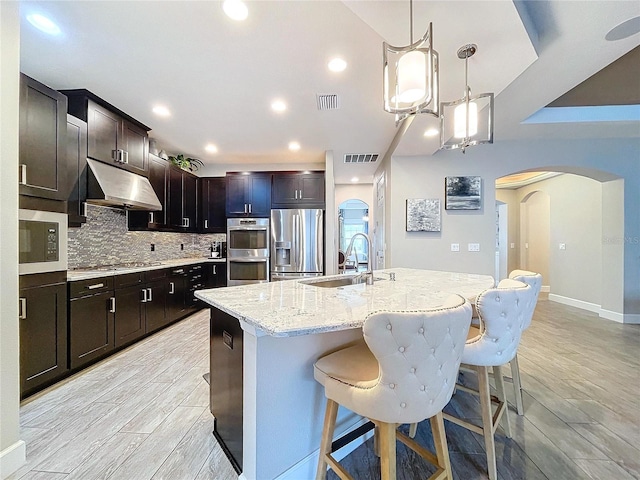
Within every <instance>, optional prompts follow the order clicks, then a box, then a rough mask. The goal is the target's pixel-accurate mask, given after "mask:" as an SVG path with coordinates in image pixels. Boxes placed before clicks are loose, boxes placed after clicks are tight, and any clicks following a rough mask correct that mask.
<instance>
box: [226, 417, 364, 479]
mask: <svg viewBox="0 0 640 480" xmlns="http://www.w3.org/2000/svg"><path fill="white" fill-rule="evenodd" d="M367 421H368V420H367V419H366V418H363V419H361V420H360V421H358V422H357V423H355V424H354V425H353V426H352V427H350V428H349V431H351V430H354V429H356V428H358V427H359V426H361V425H364V424H365V423H367ZM371 437H373V430H371V431H370V432H367V433H366V434H365V435H362V436H361V437H359V438H357V439H355V440H354V441H352V442H350V443H348V444H347V445H345V446H344V447H342V448H341V449H340V450H338V451H336V452H335V453H334V454H333V458H335V459H336V460H338V461H340V460H342V459H343V458H344V457H346V456H347V455H349V454H350V453H351V452H353V451H354V450H355V449H356V448H358V447H359V446H360V445H362V444H363V443H364V442H366V441H367V440H369V439H370V438H371ZM319 454H320V449H319V448H318V449H317V450H315V451H314V452H312V453H310V454H309V455H307V456H306V457H305V458H303V459H302V460H300V461H299V462H298V463H296V464H295V465H293V466H292V467H291V468H289V469H288V470H287V471H285V472H283V473H282V474H280V475H278V476H277V477H276V480H300V479H301V478H315V476H316V469H317V468H318V455H319ZM238 480H246V479H245V478H244V477H243V476H242V475H240V477H238Z"/></svg>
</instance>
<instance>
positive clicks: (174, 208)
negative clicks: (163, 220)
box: [167, 167, 184, 228]
mask: <svg viewBox="0 0 640 480" xmlns="http://www.w3.org/2000/svg"><path fill="white" fill-rule="evenodd" d="M167 193H168V194H169V195H168V200H167V203H168V208H167V213H168V217H169V218H168V223H169V226H170V227H180V228H182V227H183V226H184V218H183V216H182V172H181V171H180V169H178V168H174V167H170V168H169V189H168V191H167Z"/></svg>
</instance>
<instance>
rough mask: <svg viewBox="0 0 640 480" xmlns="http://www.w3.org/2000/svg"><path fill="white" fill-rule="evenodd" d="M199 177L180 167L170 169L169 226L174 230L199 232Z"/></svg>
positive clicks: (168, 195)
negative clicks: (197, 213) (197, 210)
mask: <svg viewBox="0 0 640 480" xmlns="http://www.w3.org/2000/svg"><path fill="white" fill-rule="evenodd" d="M197 205H198V201H197V177H196V176H195V175H193V174H191V173H189V172H186V171H184V170H182V169H180V168H178V167H174V166H171V167H169V186H168V189H167V224H168V226H169V227H170V228H172V229H179V230H180V231H189V232H194V231H196V230H197V228H198V225H197V223H196V222H197V215H196V209H197Z"/></svg>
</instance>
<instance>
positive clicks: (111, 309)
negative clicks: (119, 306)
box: [109, 297, 116, 313]
mask: <svg viewBox="0 0 640 480" xmlns="http://www.w3.org/2000/svg"><path fill="white" fill-rule="evenodd" d="M109 301H110V302H111V306H110V307H109V313H116V297H111V298H109Z"/></svg>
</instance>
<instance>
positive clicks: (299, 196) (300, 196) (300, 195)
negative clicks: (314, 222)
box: [298, 190, 302, 200]
mask: <svg viewBox="0 0 640 480" xmlns="http://www.w3.org/2000/svg"><path fill="white" fill-rule="evenodd" d="M298 192H300V194H299V195H298V198H299V199H300V200H302V190H298Z"/></svg>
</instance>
